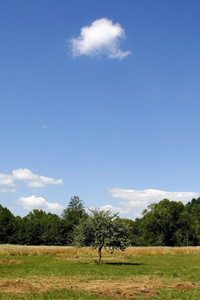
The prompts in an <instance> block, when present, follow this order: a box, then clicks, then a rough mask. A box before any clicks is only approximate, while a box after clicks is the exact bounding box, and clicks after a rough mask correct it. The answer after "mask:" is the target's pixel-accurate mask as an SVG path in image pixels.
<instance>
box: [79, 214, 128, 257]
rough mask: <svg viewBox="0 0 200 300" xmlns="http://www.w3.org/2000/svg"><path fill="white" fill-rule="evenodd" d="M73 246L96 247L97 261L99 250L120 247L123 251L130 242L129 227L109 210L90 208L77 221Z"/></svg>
mask: <svg viewBox="0 0 200 300" xmlns="http://www.w3.org/2000/svg"><path fill="white" fill-rule="evenodd" d="M74 242H75V246H77V247H88V246H91V247H92V248H93V249H98V262H100V261H101V251H102V249H103V248H104V249H106V250H107V251H111V253H112V252H113V251H114V250H115V249H120V250H122V251H124V250H125V249H126V248H127V246H128V245H129V244H130V240H129V227H128V226H127V225H126V224H125V223H124V222H123V221H122V220H121V219H120V218H119V217H118V214H112V213H111V212H110V211H104V210H98V209H95V210H91V215H90V216H89V217H88V218H87V219H85V220H83V221H82V222H80V223H79V225H77V226H76V230H75V239H74Z"/></svg>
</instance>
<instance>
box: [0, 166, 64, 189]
mask: <svg viewBox="0 0 200 300" xmlns="http://www.w3.org/2000/svg"><path fill="white" fill-rule="evenodd" d="M16 181H23V182H25V184H26V185H27V186H29V187H34V188H40V187H45V186H46V185H49V184H51V185H57V184H62V183H63V180H62V179H57V180H55V179H54V178H51V177H45V176H41V175H36V174H34V173H32V172H31V171H30V170H28V169H22V168H21V169H17V170H13V171H12V175H11V174H3V173H0V186H16Z"/></svg>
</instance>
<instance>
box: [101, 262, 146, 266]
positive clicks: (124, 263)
mask: <svg viewBox="0 0 200 300" xmlns="http://www.w3.org/2000/svg"><path fill="white" fill-rule="evenodd" d="M105 264H106V265H117V266H122V265H124V266H141V265H144V264H143V263H142V264H138V263H130V262H105Z"/></svg>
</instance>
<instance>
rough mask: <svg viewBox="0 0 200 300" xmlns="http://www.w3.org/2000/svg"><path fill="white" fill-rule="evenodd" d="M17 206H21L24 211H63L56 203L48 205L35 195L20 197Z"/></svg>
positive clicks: (62, 207) (48, 203)
mask: <svg viewBox="0 0 200 300" xmlns="http://www.w3.org/2000/svg"><path fill="white" fill-rule="evenodd" d="M17 203H18V204H20V205H22V206H23V208H24V209H26V210H29V211H30V210H33V209H43V210H45V211H52V212H56V211H62V210H63V209H64V206H62V205H60V204H58V203H55V202H53V203H50V202H47V201H46V200H45V199H44V198H42V197H36V196H35V195H32V196H30V197H21V198H20V199H19V200H18V201H17Z"/></svg>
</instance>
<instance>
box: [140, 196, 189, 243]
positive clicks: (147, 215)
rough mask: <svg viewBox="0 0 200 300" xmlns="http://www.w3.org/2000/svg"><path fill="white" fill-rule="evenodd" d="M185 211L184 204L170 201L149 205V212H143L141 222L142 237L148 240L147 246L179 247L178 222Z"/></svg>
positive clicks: (165, 200)
mask: <svg viewBox="0 0 200 300" xmlns="http://www.w3.org/2000/svg"><path fill="white" fill-rule="evenodd" d="M183 210H184V205H183V203H182V202H176V201H170V200H168V199H163V200H162V201H160V202H159V203H157V204H156V203H153V204H151V205H149V206H148V210H145V211H144V212H143V218H142V221H141V230H142V232H143V234H142V237H143V239H144V240H146V242H147V245H154V246H175V245H177V230H178V229H179V223H178V221H179V219H180V216H181V214H182V212H183Z"/></svg>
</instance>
